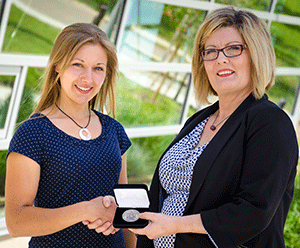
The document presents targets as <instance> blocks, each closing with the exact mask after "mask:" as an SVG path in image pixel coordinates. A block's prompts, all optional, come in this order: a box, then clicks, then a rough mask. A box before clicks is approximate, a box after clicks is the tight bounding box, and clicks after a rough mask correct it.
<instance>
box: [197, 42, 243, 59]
mask: <svg viewBox="0 0 300 248" xmlns="http://www.w3.org/2000/svg"><path fill="white" fill-rule="evenodd" d="M236 46H238V47H241V53H239V54H237V55H227V54H226V53H225V52H224V50H225V49H226V48H229V47H236ZM246 48H247V46H246V45H243V44H236V45H230V46H226V47H223V48H221V49H216V48H211V49H204V50H202V51H200V56H201V58H202V59H203V60H204V61H212V60H216V59H217V58H218V57H219V53H220V52H222V53H223V54H224V55H225V56H226V57H227V58H233V57H237V56H240V55H241V54H242V53H243V51H244V49H246ZM206 51H217V52H218V53H217V56H216V57H215V58H213V59H204V55H203V53H204V52H206Z"/></svg>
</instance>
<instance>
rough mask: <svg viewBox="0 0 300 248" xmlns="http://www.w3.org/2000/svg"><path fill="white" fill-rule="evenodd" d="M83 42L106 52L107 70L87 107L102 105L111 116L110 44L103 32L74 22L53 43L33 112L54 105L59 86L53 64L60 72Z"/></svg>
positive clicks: (113, 63) (113, 72) (113, 59)
mask: <svg viewBox="0 0 300 248" xmlns="http://www.w3.org/2000/svg"><path fill="white" fill-rule="evenodd" d="M87 43H91V44H100V45H101V46H102V47H103V49H104V50H105V51H106V54H107V71H106V77H105V80H104V82H103V85H102V87H101V89H100V91H99V92H98V93H97V95H96V96H95V97H94V98H93V99H91V100H90V102H89V107H90V108H95V107H96V106H98V104H99V107H100V110H101V111H102V112H103V110H104V108H105V109H106V110H107V111H108V114H112V115H113V117H115V108H116V103H115V101H116V100H115V87H116V77H117V68H118V60H117V55H116V51H115V47H114V45H113V44H112V43H111V42H110V41H109V39H108V37H107V35H106V33H105V32H104V31H102V30H101V29H100V28H98V27H97V26H96V25H94V24H89V23H75V24H72V25H69V26H67V27H65V28H64V29H63V30H62V31H61V32H60V33H59V35H58V36H57V37H56V40H55V42H54V45H53V48H52V51H51V54H50V57H49V62H48V66H47V69H46V71H45V74H44V78H45V80H44V88H43V92H42V95H41V99H40V101H39V103H38V105H37V107H36V109H35V110H34V112H35V113H36V112H41V111H43V110H45V109H47V108H48V107H50V106H52V105H53V104H55V103H56V102H57V101H58V99H59V96H60V91H61V86H60V81H59V74H58V72H57V71H56V66H57V65H58V64H61V65H62V67H61V69H62V73H63V71H64V70H65V69H66V67H67V66H68V64H69V63H70V61H71V60H72V58H73V56H74V55H75V53H76V52H77V51H78V50H79V49H80V48H81V47H82V46H83V45H84V44H87Z"/></svg>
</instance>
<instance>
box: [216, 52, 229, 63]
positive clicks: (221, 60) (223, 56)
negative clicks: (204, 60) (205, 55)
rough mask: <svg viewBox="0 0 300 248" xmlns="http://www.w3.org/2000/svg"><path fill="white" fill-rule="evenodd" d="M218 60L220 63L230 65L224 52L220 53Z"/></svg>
mask: <svg viewBox="0 0 300 248" xmlns="http://www.w3.org/2000/svg"><path fill="white" fill-rule="evenodd" d="M216 60H217V62H218V63H228V58H227V57H226V56H225V54H224V53H223V51H220V52H219V56H218V58H217V59H216Z"/></svg>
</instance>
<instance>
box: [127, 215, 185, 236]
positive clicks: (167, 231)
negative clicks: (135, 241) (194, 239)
mask: <svg viewBox="0 0 300 248" xmlns="http://www.w3.org/2000/svg"><path fill="white" fill-rule="evenodd" d="M139 218H140V219H145V220H149V224H148V225H147V226H146V227H145V228H142V229H136V228H130V229H129V230H130V231H131V232H133V233H135V234H139V235H146V236H147V237H148V238H149V239H156V238H158V237H162V236H168V235H172V234H175V233H176V232H177V220H179V219H178V218H180V217H176V216H168V215H165V214H161V213H150V212H144V213H141V214H139Z"/></svg>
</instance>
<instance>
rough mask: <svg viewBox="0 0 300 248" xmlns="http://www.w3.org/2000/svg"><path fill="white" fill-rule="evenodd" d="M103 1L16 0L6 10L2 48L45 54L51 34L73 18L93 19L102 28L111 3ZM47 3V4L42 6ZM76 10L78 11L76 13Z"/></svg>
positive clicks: (78, 20) (53, 35)
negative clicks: (5, 26)
mask: <svg viewBox="0 0 300 248" xmlns="http://www.w3.org/2000/svg"><path fill="white" fill-rule="evenodd" d="M105 2H107V1H98V3H96V2H95V1H94V3H92V2H91V1H84V2H78V1H60V0H51V1H46V0H43V1H41V0H19V1H16V2H13V4H12V6H11V10H10V14H9V20H8V25H7V29H6V33H5V38H4V44H3V47H2V52H5V53H29V54H45V55H47V54H49V53H50V51H51V48H52V45H53V42H54V39H55V37H56V36H57V34H58V33H59V32H60V30H61V29H62V28H64V27H65V26H67V25H69V24H71V23H75V22H87V23H92V22H97V24H98V25H99V26H100V27H101V28H102V29H105V27H106V24H107V22H108V20H109V15H110V13H111V11H112V9H113V5H112V4H113V3H114V2H116V1H110V2H109V4H108V3H107V6H106V5H103V4H102V3H105ZM45 5H47V8H45ZM79 13H80V14H79Z"/></svg>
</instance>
